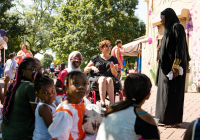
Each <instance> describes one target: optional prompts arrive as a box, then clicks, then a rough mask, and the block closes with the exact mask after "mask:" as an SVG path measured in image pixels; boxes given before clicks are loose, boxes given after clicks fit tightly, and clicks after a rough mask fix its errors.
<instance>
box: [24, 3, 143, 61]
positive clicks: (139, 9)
mask: <svg viewBox="0 0 200 140" xmlns="http://www.w3.org/2000/svg"><path fill="white" fill-rule="evenodd" d="M30 3H32V0H24V4H30ZM146 14H147V4H146V2H144V0H139V5H137V10H135V15H136V16H138V18H139V19H140V20H143V21H144V23H146V16H147V15H146ZM46 53H48V54H52V51H51V50H47V52H46ZM53 56H54V57H55V53H54V54H53ZM35 57H36V58H38V59H40V60H41V59H42V57H43V55H41V54H36V55H35Z"/></svg>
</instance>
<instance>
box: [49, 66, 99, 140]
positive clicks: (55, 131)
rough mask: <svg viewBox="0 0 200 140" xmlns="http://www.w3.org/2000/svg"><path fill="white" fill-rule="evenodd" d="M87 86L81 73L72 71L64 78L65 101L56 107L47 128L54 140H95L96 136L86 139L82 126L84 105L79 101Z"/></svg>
mask: <svg viewBox="0 0 200 140" xmlns="http://www.w3.org/2000/svg"><path fill="white" fill-rule="evenodd" d="M87 84H88V81H87V78H86V75H85V74H84V73H82V72H81V71H76V70H74V71H72V72H70V73H68V74H67V76H66V77H65V83H64V87H63V88H64V90H65V91H66V94H67V99H66V100H65V101H63V102H62V103H61V104H59V106H58V107H57V109H56V113H55V114H54V115H53V123H52V124H51V125H50V126H49V128H48V131H49V133H50V135H51V136H52V138H54V139H55V140H86V139H87V140H88V139H90V140H92V139H96V136H90V138H88V136H86V132H85V130H84V128H83V125H82V124H83V118H84V112H85V105H84V103H83V102H82V101H81V100H82V99H83V97H84V96H85V94H86V92H87ZM91 137H93V138H91Z"/></svg>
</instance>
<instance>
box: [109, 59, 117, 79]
mask: <svg viewBox="0 0 200 140" xmlns="http://www.w3.org/2000/svg"><path fill="white" fill-rule="evenodd" d="M116 67H118V64H115V65H114V64H113V63H112V62H111V63H110V69H111V72H112V74H113V76H114V77H117V75H118V72H117V69H116Z"/></svg>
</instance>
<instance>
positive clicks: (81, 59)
mask: <svg viewBox="0 0 200 140" xmlns="http://www.w3.org/2000/svg"><path fill="white" fill-rule="evenodd" d="M70 60H76V61H77V60H78V61H83V58H78V57H71V58H70Z"/></svg>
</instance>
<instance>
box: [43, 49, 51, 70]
mask: <svg viewBox="0 0 200 140" xmlns="http://www.w3.org/2000/svg"><path fill="white" fill-rule="evenodd" d="M52 61H53V56H52V55H51V54H47V53H45V54H44V57H43V58H42V59H41V61H40V62H41V64H42V67H43V68H46V69H47V68H49V67H50V64H51V62H52Z"/></svg>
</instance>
